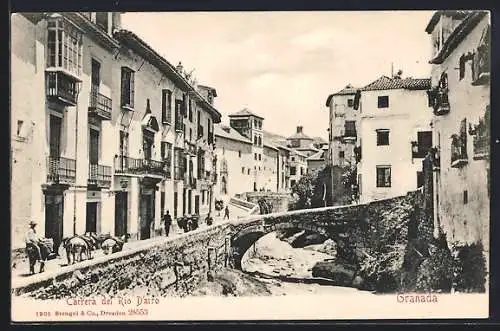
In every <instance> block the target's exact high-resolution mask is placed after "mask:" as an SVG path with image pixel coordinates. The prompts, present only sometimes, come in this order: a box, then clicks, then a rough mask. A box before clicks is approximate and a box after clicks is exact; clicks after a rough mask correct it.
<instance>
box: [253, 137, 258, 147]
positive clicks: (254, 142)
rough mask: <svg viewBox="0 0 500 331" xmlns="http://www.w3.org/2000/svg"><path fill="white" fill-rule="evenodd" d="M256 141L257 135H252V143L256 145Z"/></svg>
mask: <svg viewBox="0 0 500 331" xmlns="http://www.w3.org/2000/svg"><path fill="white" fill-rule="evenodd" d="M257 143H258V141H257V136H254V137H253V144H254V145H257Z"/></svg>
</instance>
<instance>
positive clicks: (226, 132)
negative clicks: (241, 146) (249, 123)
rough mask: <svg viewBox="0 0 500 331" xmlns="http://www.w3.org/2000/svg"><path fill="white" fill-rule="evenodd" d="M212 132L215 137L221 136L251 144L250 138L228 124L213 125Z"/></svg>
mask: <svg viewBox="0 0 500 331" xmlns="http://www.w3.org/2000/svg"><path fill="white" fill-rule="evenodd" d="M214 134H215V136H217V137H223V138H226V139H231V140H236V141H240V142H243V143H248V144H252V141H251V140H250V139H248V138H247V137H245V136H243V135H241V134H240V133H239V132H238V131H236V130H235V129H233V128H231V127H230V126H228V125H222V124H221V125H214Z"/></svg>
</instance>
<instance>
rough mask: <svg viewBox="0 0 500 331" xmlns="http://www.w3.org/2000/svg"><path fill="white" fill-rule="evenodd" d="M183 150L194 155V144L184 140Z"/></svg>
mask: <svg viewBox="0 0 500 331" xmlns="http://www.w3.org/2000/svg"><path fill="white" fill-rule="evenodd" d="M184 150H185V152H186V154H189V155H191V156H194V155H196V144H193V143H190V142H188V141H185V142H184Z"/></svg>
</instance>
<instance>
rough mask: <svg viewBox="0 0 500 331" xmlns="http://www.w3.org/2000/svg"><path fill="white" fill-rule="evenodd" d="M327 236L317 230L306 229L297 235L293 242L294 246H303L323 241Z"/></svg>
mask: <svg viewBox="0 0 500 331" xmlns="http://www.w3.org/2000/svg"><path fill="white" fill-rule="evenodd" d="M326 239H327V238H326V237H325V236H323V235H321V234H318V233H315V232H309V231H304V233H302V234H300V235H299V236H297V237H295V239H294V240H293V241H292V242H291V244H290V245H292V247H293V248H302V247H304V246H308V245H316V244H321V243H323V242H324V241H325V240H326Z"/></svg>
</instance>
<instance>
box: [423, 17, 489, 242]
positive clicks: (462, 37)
mask: <svg viewBox="0 0 500 331" xmlns="http://www.w3.org/2000/svg"><path fill="white" fill-rule="evenodd" d="M490 29H491V22H490V16H489V14H488V13H487V12H480V11H475V12H472V11H470V12H469V11H438V12H436V13H435V14H434V16H433V17H432V19H431V20H430V22H429V24H428V26H427V28H426V32H427V33H428V34H429V36H430V39H431V42H432V46H433V48H432V55H431V63H432V76H431V79H432V88H431V89H430V90H429V102H430V104H431V105H432V110H431V112H432V114H433V118H432V127H433V135H434V137H435V140H434V142H433V146H434V148H435V149H434V153H435V154H434V155H433V156H434V157H433V160H434V172H433V174H434V178H433V183H434V190H433V192H434V204H433V205H434V222H435V229H436V230H438V229H440V230H441V231H443V232H444V233H445V234H446V238H447V240H448V241H449V242H452V243H458V244H471V243H478V242H480V243H482V244H483V247H484V248H485V250H486V251H489V221H490V208H489V205H490V187H489V186H490V182H491V181H490V148H489V145H490V81H489V75H490V55H489V54H490Z"/></svg>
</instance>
